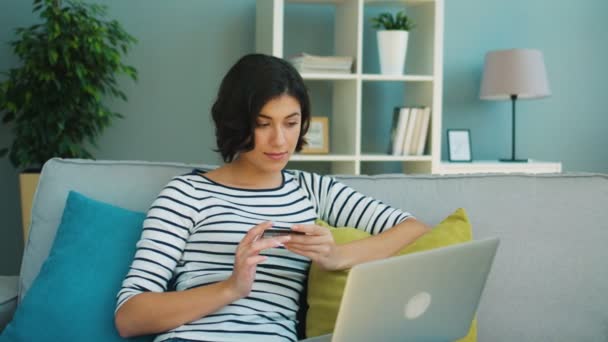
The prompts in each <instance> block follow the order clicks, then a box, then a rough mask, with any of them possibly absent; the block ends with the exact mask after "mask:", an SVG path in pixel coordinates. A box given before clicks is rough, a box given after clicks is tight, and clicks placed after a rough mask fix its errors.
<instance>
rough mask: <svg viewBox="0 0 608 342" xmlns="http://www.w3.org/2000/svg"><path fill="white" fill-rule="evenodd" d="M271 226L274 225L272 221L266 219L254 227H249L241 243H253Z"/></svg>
mask: <svg viewBox="0 0 608 342" xmlns="http://www.w3.org/2000/svg"><path fill="white" fill-rule="evenodd" d="M270 227H272V222H270V221H265V222H262V223H260V224H257V225H255V226H254V227H253V228H251V229H249V231H248V232H247V234H245V237H244V238H243V239H242V240H241V244H243V245H245V244H250V243H252V242H253V241H255V240H257V239H258V238H259V237H260V236H262V234H263V233H264V231H265V230H266V229H268V228H270Z"/></svg>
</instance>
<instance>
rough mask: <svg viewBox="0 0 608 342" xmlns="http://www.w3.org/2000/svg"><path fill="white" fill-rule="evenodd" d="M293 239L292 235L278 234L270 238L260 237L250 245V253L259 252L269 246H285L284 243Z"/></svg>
mask: <svg viewBox="0 0 608 342" xmlns="http://www.w3.org/2000/svg"><path fill="white" fill-rule="evenodd" d="M290 239H291V236H289V235H286V236H277V237H274V238H271V239H270V238H269V239H260V240H256V241H254V242H253V243H252V244H251V245H250V247H249V248H248V249H247V253H248V255H251V254H258V253H260V252H261V251H263V250H265V249H268V248H275V247H279V246H283V244H284V243H286V242H288V241H289V240H290Z"/></svg>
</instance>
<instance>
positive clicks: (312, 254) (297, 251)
mask: <svg viewBox="0 0 608 342" xmlns="http://www.w3.org/2000/svg"><path fill="white" fill-rule="evenodd" d="M285 248H287V250H288V251H290V252H292V253H295V254H298V255H301V256H304V257H307V258H309V259H311V260H315V259H316V258H317V256H318V255H319V254H318V253H315V252H311V251H308V250H304V249H300V248H295V247H290V246H287V245H286V246H285Z"/></svg>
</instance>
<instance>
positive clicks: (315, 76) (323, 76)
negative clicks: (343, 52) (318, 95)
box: [301, 73, 357, 81]
mask: <svg viewBox="0 0 608 342" xmlns="http://www.w3.org/2000/svg"><path fill="white" fill-rule="evenodd" d="M301 75H302V78H303V79H305V80H321V81H323V80H356V79H357V75H356V74H316V73H315V74H313V73H303V74H301Z"/></svg>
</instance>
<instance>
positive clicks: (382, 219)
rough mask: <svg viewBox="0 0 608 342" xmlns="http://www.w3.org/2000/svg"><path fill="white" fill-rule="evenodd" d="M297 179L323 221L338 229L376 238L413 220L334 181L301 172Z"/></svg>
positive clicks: (408, 214)
mask: <svg viewBox="0 0 608 342" xmlns="http://www.w3.org/2000/svg"><path fill="white" fill-rule="evenodd" d="M295 175H296V176H297V177H298V179H299V182H300V184H301V185H302V187H303V188H305V190H306V192H307V196H308V197H309V199H310V200H311V201H312V202H313V206H314V207H315V210H316V211H317V214H318V215H319V218H320V219H322V220H324V221H326V222H327V223H329V224H330V225H332V226H334V227H353V228H358V229H361V230H364V231H366V232H368V233H370V234H372V235H375V234H379V233H381V232H383V231H384V230H386V229H388V228H391V227H393V226H395V225H397V224H399V223H400V222H403V221H405V220H406V219H407V218H410V217H413V216H412V215H411V214H410V213H408V212H404V211H401V210H399V209H397V208H393V207H391V206H389V205H386V204H384V203H382V202H381V201H379V200H376V199H374V198H372V197H369V196H366V195H363V194H361V193H359V192H357V191H356V190H354V189H352V188H351V187H349V186H347V185H345V184H343V183H341V182H339V181H337V180H336V179H335V178H333V177H330V176H321V175H318V174H315V173H308V172H298V171H296V172H295Z"/></svg>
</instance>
